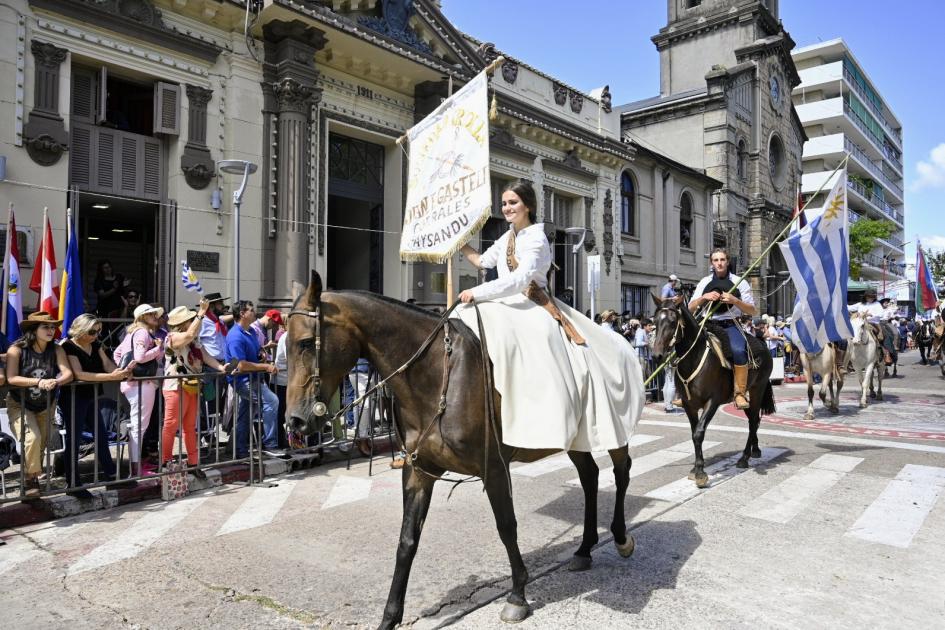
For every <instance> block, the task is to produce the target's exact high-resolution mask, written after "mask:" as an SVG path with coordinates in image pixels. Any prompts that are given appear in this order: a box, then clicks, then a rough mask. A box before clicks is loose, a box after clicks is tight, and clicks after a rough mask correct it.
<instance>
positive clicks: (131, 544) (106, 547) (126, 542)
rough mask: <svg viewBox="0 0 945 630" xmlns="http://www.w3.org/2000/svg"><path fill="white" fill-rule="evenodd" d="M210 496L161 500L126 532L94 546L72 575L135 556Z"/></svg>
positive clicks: (77, 563) (74, 565)
mask: <svg viewBox="0 0 945 630" xmlns="http://www.w3.org/2000/svg"><path fill="white" fill-rule="evenodd" d="M206 500H207V497H206V496H198V497H189V498H186V499H179V500H177V501H172V502H170V503H163V504H159V506H158V507H157V508H156V509H155V510H153V511H149V512H148V513H147V514H146V515H145V516H143V517H142V518H139V519H138V520H137V521H135V522H134V523H133V524H132V525H131V527H129V528H128V529H126V530H125V531H124V532H122V533H121V534H119V535H118V536H116V537H115V538H112V539H111V540H109V541H108V542H106V543H105V544H103V545H101V546H99V547H97V548H95V549H93V550H92V551H91V552H89V553H88V554H87V555H85V556H83V557H82V558H80V559H79V560H78V561H77V562H75V563H74V564H72V565H71V566H70V567H69V569H68V571H67V573H68V575H75V574H77V573H82V572H83V571H88V570H90V569H97V568H99V567H103V566H106V565H109V564H112V563H114V562H118V561H119V560H126V559H128V558H134V557H135V556H137V555H138V554H139V553H141V552H142V551H144V550H145V549H147V548H148V547H150V546H151V545H152V544H153V543H154V542H155V541H156V540H158V539H159V538H160V537H161V536H163V535H164V534H166V533H167V532H168V531H170V530H171V529H172V528H173V527H174V526H175V525H177V524H178V523H180V522H181V521H182V520H184V518H186V517H187V515H188V514H190V513H191V512H193V511H194V510H196V509H197V508H198V507H200V505H201V504H202V503H203V502H204V501H206Z"/></svg>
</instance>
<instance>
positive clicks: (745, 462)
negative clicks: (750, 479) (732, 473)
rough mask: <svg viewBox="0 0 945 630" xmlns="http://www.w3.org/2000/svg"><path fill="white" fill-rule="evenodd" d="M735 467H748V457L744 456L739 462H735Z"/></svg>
mask: <svg viewBox="0 0 945 630" xmlns="http://www.w3.org/2000/svg"><path fill="white" fill-rule="evenodd" d="M735 468H748V458H747V457H745V456H742V457H741V458H739V460H738V461H737V462H735Z"/></svg>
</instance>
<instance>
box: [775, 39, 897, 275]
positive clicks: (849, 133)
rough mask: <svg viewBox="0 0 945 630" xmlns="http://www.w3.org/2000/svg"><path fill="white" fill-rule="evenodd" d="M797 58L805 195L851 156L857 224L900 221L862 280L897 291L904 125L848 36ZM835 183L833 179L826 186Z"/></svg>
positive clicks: (869, 260)
mask: <svg viewBox="0 0 945 630" xmlns="http://www.w3.org/2000/svg"><path fill="white" fill-rule="evenodd" d="M791 56H792V57H793V58H794V63H795V65H796V66H797V71H798V74H799V75H800V77H801V83H800V85H798V86H797V87H796V88H794V92H793V98H794V105H795V107H796V108H797V113H798V115H799V116H800V118H801V122H802V123H803V124H804V131H805V132H806V133H807V136H808V138H809V140H808V141H807V143H806V144H805V145H804V154H803V171H804V175H803V178H802V184H801V192H802V193H803V194H804V197H805V199H809V198H810V197H811V196H813V195H815V194H816V193H817V191H818V190H819V189H820V188H821V186H822V185H823V184H824V183H825V181H826V180H827V179H828V178H829V177H830V175H831V173H832V172H833V171H834V169H835V168H836V167H837V166H838V165H839V164H840V162H841V161H842V160H843V157H844V155H845V154H846V153H849V154H850V160H849V163H848V168H847V172H848V179H847V200H848V203H849V207H850V220H851V222H853V221H858V220H860V219H861V218H870V219H885V220H888V221H892V223H893V224H894V225H895V226H896V230H895V231H894V232H893V234H892V235H891V236H890V237H889V238H888V239H885V240H879V241H877V247H876V248H875V249H874V250H873V252H871V253H870V254H869V255H868V256H867V257H866V259H865V260H864V264H863V267H862V272H861V274H860V278H859V279H860V280H864V281H867V282H869V283H870V284H873V285H876V286H878V287H879V288H880V291H883V290H885V291H886V292H888V293H893V291H894V290H895V288H898V285H901V284H903V282H904V278H905V264H904V262H903V255H904V251H903V243H904V225H905V208H904V201H905V199H904V197H903V184H902V179H903V168H902V150H903V145H902V124H901V123H900V122H899V119H898V118H897V117H896V115H895V114H894V113H893V111H892V109H890V107H889V104H888V103H886V101H885V100H884V99H883V97H882V95H881V94H880V91H879V89H878V88H877V87H876V84H875V83H873V81H872V80H871V79H870V77H869V75H867V73H866V70H865V69H864V68H863V66H862V65H861V64H860V63H859V62H858V61H857V59H856V57H855V56H854V55H853V52H852V51H851V50H850V48H849V46H847V44H846V42H844V41H843V40H842V39H833V40H830V41H828V42H822V43H818V44H814V45H812V46H807V47H804V48H798V49H796V50H794V51H793V52H792V54H791ZM832 185H833V181H830V182H828V183H827V185H826V186H824V190H826V191H829V190H830V187H831V186H832ZM823 194H824V193H821V195H820V196H823ZM821 205H822V203H820V199H814V200H813V201H812V203H811V204H810V207H811V208H817V210H814V211H813V214H816V213H818V212H819V208H820V206H821ZM853 280H856V279H855V278H854V279H853ZM884 285H885V287H884ZM853 286H855V284H854V285H853Z"/></svg>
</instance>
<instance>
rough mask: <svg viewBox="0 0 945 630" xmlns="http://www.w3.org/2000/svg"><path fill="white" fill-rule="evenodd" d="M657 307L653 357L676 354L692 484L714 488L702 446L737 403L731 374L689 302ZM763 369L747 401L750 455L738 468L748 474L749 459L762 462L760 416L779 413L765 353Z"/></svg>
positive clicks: (752, 376)
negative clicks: (719, 414)
mask: <svg viewBox="0 0 945 630" xmlns="http://www.w3.org/2000/svg"><path fill="white" fill-rule="evenodd" d="M653 301H654V302H656V307H657V310H656V315H655V321H656V339H655V341H654V343H653V352H654V353H655V354H657V355H660V354H669V351H670V350H675V351H676V357H677V358H678V359H679V363H678V364H677V365H676V373H675V379H676V394H677V396H680V398H682V402H683V409H685V410H686V415H687V416H688V417H689V425H690V427H692V445H693V446H694V447H695V452H696V460H695V464H694V465H693V467H692V470H691V471H689V478H690V479H692V480H693V481H695V482H696V485H697V486H699V487H700V488H704V487H705V486H706V485H707V484H708V483H709V476H708V475H706V472H705V459H704V458H703V457H702V441H703V439H704V438H705V432H706V430H707V429H708V428H709V423H710V422H712V418H713V416H715V412H716V410H718V408H719V406H720V405H723V404H725V403H728V402H731V401H732V395H733V390H734V382H733V378H732V372H731V370H729V369H726V368H724V367H722V363H721V361H719V358H718V357H717V356H716V355H715V352H713V351H712V349H711V348H710V347H709V343H708V339H707V337H706V334H705V331H702V332H700V331H699V323H698V322H697V321H696V319H695V317H693V315H692V313H690V312H689V308H688V307H687V306H686V304H685V300H684V299H674V300H660V299H659V298H657V297H656V296H653ZM758 354H759V355H760V360H759V361H758V367H757V368H756V369H752V370H750V371H749V373H748V400H749V403H750V406H749V407H748V409H746V410H745V415H746V416H748V441H747V442H746V443H745V450H744V452H742V456H741V457H740V458H739V460H738V462H737V463H736V464H735V465H736V466H737V467H738V468H748V459H749V458H750V457H761V449H760V448H759V447H758V425H759V424H761V414H772V413H774V410H775V409H774V392H773V391H772V389H771V382H770V380H769V378H770V376H771V367H772V361H771V355H770V354H769V353H768V352H767V349H765V351H764V352H760V353H758Z"/></svg>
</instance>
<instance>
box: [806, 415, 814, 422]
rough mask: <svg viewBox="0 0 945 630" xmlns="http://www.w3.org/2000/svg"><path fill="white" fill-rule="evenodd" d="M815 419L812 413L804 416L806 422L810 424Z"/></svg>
mask: <svg viewBox="0 0 945 630" xmlns="http://www.w3.org/2000/svg"><path fill="white" fill-rule="evenodd" d="M813 419H814V414H812V413H805V414H804V420H806V421H807V422H810V421H811V420H813Z"/></svg>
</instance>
